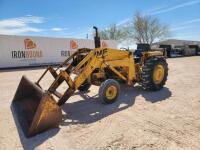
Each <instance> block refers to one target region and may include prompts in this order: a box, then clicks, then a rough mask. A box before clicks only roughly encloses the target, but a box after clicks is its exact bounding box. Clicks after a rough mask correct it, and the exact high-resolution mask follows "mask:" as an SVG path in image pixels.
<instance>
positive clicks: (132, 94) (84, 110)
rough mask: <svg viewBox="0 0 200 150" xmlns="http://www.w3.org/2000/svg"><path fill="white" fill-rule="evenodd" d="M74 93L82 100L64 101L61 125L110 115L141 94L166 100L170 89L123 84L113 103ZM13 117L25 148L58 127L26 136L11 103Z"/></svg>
mask: <svg viewBox="0 0 200 150" xmlns="http://www.w3.org/2000/svg"><path fill="white" fill-rule="evenodd" d="M75 95H81V96H82V98H83V99H84V100H80V101H76V102H72V103H66V104H65V105H64V106H62V110H63V111H64V112H65V113H66V114H63V121H62V123H61V126H66V125H74V124H89V123H92V122H95V121H98V120H100V119H102V118H104V117H107V116H109V115H112V114H113V113H116V112H119V111H122V110H125V109H126V108H129V107H131V106H133V105H134V103H135V98H136V97H137V96H138V95H141V96H143V97H144V98H145V100H146V101H149V102H152V103H155V102H158V101H163V100H166V99H167V98H169V97H170V96H171V91H170V90H169V89H168V88H166V87H164V88H163V89H162V90H160V91H157V92H147V91H144V90H142V88H141V87H140V86H136V87H128V86H125V85H122V86H121V93H120V96H119V98H118V100H117V101H116V102H115V103H113V104H109V105H106V104H102V103H101V102H100V101H99V100H98V95H95V96H92V97H90V96H88V94H87V93H81V92H76V93H75ZM11 110H12V113H13V118H14V121H15V124H16V127H17V130H18V133H19V137H20V141H21V143H22V145H23V148H24V149H25V150H33V149H35V148H36V147H37V146H39V145H41V144H42V143H43V142H45V141H46V140H47V139H49V138H51V137H53V136H55V135H56V134H57V133H58V131H59V128H57V129H51V130H48V131H46V132H43V133H41V134H38V135H37V136H34V137H32V138H26V137H25V135H24V133H23V131H22V128H21V127H20V125H19V122H18V120H17V116H16V114H15V113H14V110H13V108H12V105H11Z"/></svg>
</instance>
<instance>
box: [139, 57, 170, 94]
mask: <svg viewBox="0 0 200 150" xmlns="http://www.w3.org/2000/svg"><path fill="white" fill-rule="evenodd" d="M167 76H168V65H167V62H166V59H165V58H163V57H154V58H150V59H149V60H147V61H146V63H145V64H144V66H143V67H142V74H141V77H142V87H143V89H145V90H150V91H157V90H160V89H162V88H163V86H164V85H165V82H166V81H167Z"/></svg>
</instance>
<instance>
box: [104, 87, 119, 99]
mask: <svg viewBox="0 0 200 150" xmlns="http://www.w3.org/2000/svg"><path fill="white" fill-rule="evenodd" d="M116 95H117V88H116V87H115V86H110V87H108V89H107V90H106V97H107V99H109V100H112V99H114V98H115V97H116Z"/></svg>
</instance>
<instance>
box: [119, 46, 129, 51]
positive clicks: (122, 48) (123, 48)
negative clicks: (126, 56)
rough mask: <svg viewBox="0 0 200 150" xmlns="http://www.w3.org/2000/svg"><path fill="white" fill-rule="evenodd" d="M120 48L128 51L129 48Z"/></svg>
mask: <svg viewBox="0 0 200 150" xmlns="http://www.w3.org/2000/svg"><path fill="white" fill-rule="evenodd" d="M120 49H121V50H125V51H129V48H126V47H121V48H120Z"/></svg>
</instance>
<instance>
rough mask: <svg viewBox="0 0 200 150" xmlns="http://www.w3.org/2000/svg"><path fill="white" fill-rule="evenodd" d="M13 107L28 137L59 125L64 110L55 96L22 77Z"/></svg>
mask: <svg viewBox="0 0 200 150" xmlns="http://www.w3.org/2000/svg"><path fill="white" fill-rule="evenodd" d="M12 108H13V110H14V113H15V114H16V117H17V120H18V122H19V125H20V126H21V129H22V130H23V132H24V134H25V135H26V136H27V137H30V136H33V135H35V134H37V133H40V132H42V131H45V130H47V129H49V128H54V127H57V126H58V125H59V123H60V121H61V119H62V112H61V109H60V108H59V106H58V105H57V104H56V101H55V100H54V99H53V97H52V96H51V95H50V94H49V93H47V92H43V90H42V89H40V88H39V87H38V86H37V85H35V84H34V83H32V82H31V81H29V80H28V79H27V78H26V77H25V76H23V77H22V79H21V81H20V83H19V86H18V88H17V91H16V93H15V96H14V99H13V103H12Z"/></svg>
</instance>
